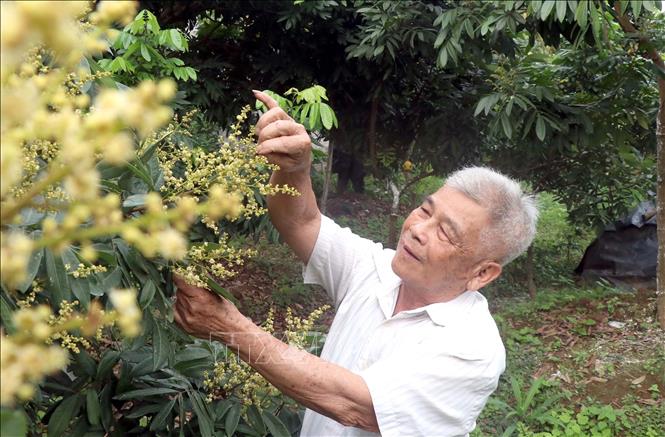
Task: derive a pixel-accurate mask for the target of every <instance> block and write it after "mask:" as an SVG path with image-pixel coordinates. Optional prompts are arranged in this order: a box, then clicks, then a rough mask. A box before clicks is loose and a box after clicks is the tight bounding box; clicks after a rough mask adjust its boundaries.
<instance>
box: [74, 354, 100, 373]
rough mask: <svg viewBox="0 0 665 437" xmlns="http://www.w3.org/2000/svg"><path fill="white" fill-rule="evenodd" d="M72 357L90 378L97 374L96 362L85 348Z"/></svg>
mask: <svg viewBox="0 0 665 437" xmlns="http://www.w3.org/2000/svg"><path fill="white" fill-rule="evenodd" d="M74 359H75V361H76V364H78V365H79V366H80V367H81V370H83V371H84V372H85V374H86V375H87V376H89V377H91V378H94V377H95V375H96V374H97V363H96V362H95V360H93V359H92V357H90V354H88V352H86V350H85V349H83V350H81V352H79V353H77V354H76V355H75V358H74Z"/></svg>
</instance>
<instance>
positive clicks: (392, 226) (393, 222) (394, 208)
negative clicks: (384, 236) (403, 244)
mask: <svg viewBox="0 0 665 437" xmlns="http://www.w3.org/2000/svg"><path fill="white" fill-rule="evenodd" d="M388 186H389V187H390V191H391V192H392V193H393V203H392V205H391V207H390V218H389V221H388V247H390V248H393V249H394V248H395V247H397V216H398V213H399V197H400V196H401V195H402V193H401V191H400V189H399V188H397V185H395V183H394V182H393V181H390V182H388Z"/></svg>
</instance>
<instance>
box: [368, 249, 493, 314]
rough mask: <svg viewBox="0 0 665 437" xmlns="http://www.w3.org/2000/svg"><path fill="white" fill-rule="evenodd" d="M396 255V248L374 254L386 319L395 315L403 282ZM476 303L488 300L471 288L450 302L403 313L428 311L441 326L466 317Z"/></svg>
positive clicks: (380, 297) (378, 295)
mask: <svg viewBox="0 0 665 437" xmlns="http://www.w3.org/2000/svg"><path fill="white" fill-rule="evenodd" d="M394 256H395V251H394V250H383V251H381V252H379V253H377V254H375V255H374V262H375V265H376V270H377V272H378V274H379V280H380V281H381V283H382V284H383V287H381V290H380V291H379V292H378V294H377V298H378V300H379V306H380V307H381V310H382V311H383V314H384V316H385V317H386V319H390V318H391V317H392V316H393V311H394V310H395V303H396V301H397V294H398V293H399V286H400V284H401V283H402V279H401V278H400V277H399V276H397V275H396V274H395V272H393V269H392V259H393V257H394ZM479 298H480V299H479ZM475 303H481V304H484V305H485V306H487V301H485V299H484V298H483V297H482V295H481V294H480V293H478V292H477V291H473V290H469V291H465V292H464V293H462V294H460V295H459V296H457V297H456V298H455V299H453V300H450V301H448V302H437V303H433V304H430V305H427V306H424V307H421V308H415V309H413V310H409V311H404V312H403V313H405V314H409V315H411V314H414V315H415V314H421V313H427V315H428V316H429V318H430V319H431V320H432V322H434V323H436V324H437V325H440V326H446V325H450V324H452V323H454V322H455V321H456V320H460V319H462V318H464V317H465V316H466V315H467V314H468V313H469V311H470V310H471V307H472V306H473V305H474V304H475Z"/></svg>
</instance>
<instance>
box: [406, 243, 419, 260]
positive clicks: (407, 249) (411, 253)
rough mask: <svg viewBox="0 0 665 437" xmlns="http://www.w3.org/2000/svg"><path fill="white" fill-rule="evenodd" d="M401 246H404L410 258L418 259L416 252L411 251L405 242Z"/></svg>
mask: <svg viewBox="0 0 665 437" xmlns="http://www.w3.org/2000/svg"><path fill="white" fill-rule="evenodd" d="M403 247H404V252H406V253H407V254H408V255H409V256H410V257H411V258H413V259H415V260H416V261H420V258H418V257H417V256H416V254H415V253H413V251H412V250H411V249H409V246H407V245H406V244H405V245H404V246H403Z"/></svg>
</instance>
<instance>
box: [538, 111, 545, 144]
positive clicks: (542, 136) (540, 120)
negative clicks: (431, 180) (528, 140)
mask: <svg viewBox="0 0 665 437" xmlns="http://www.w3.org/2000/svg"><path fill="white" fill-rule="evenodd" d="M536 136H537V137H538V139H539V140H540V141H544V140H545V121H544V120H543V117H540V116H538V118H536Z"/></svg>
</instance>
